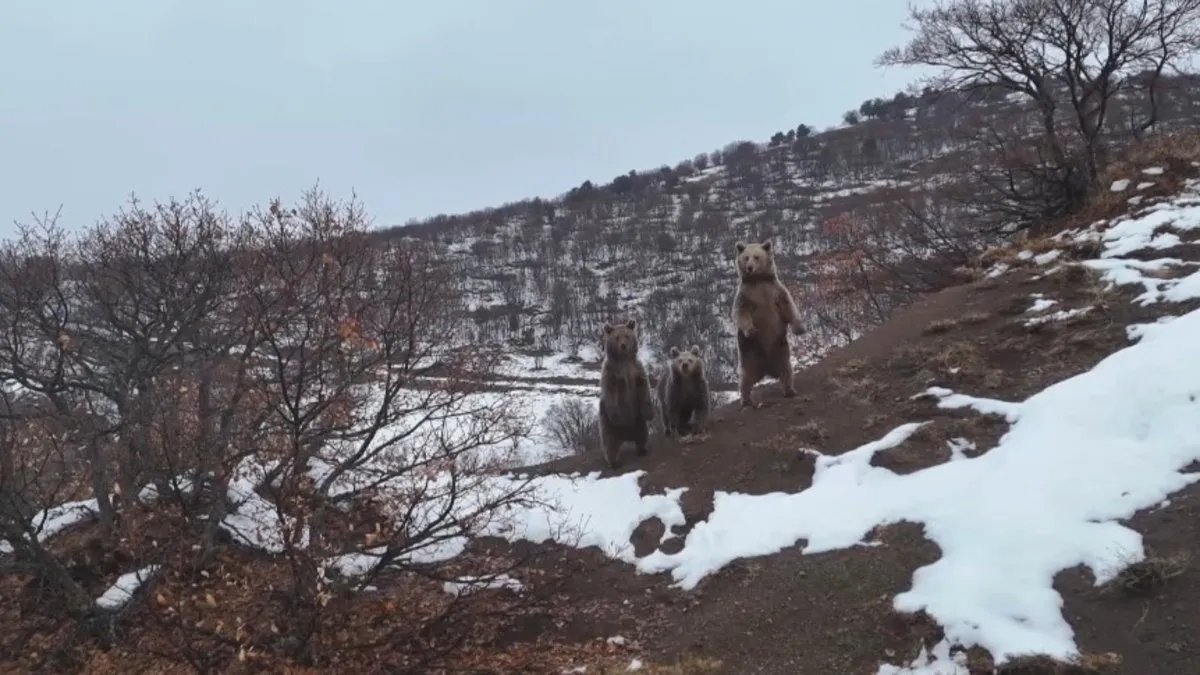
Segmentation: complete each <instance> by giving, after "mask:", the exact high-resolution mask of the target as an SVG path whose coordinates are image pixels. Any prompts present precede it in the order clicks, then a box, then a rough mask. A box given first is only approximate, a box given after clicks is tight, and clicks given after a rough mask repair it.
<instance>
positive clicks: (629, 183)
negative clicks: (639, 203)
mask: <svg viewBox="0 0 1200 675" xmlns="http://www.w3.org/2000/svg"><path fill="white" fill-rule="evenodd" d="M632 176H633V172H632V171H631V172H629V173H628V174H625V175H621V176H617V177H616V178H614V179H613V182H612V183H610V184H609V186H608V189H609V190H611V191H612V192H613V193H614V194H618V195H624V194H629V193H630V192H632V191H633V177H632Z"/></svg>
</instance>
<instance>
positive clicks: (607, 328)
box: [604, 322, 613, 335]
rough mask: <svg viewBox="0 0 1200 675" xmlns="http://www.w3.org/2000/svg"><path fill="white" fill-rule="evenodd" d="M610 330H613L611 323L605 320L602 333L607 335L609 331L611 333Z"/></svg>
mask: <svg viewBox="0 0 1200 675" xmlns="http://www.w3.org/2000/svg"><path fill="white" fill-rule="evenodd" d="M611 332H613V325H612V324H611V323H608V322H605V324H604V334H605V335H608V334H609V333H611Z"/></svg>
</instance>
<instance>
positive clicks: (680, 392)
mask: <svg viewBox="0 0 1200 675" xmlns="http://www.w3.org/2000/svg"><path fill="white" fill-rule="evenodd" d="M670 357H671V358H670V360H669V361H668V362H667V367H666V369H665V370H664V372H663V373H662V375H660V376H659V378H658V407H659V411H660V412H661V413H662V423H663V433H664V434H666V435H667V436H671V435H673V434H679V436H680V438H679V440H680V441H681V442H683V443H690V442H691V441H693V440H700V439H702V438H704V425H705V423H706V422H707V420H708V410H709V406H710V401H709V395H708V377H707V375H706V374H705V372H704V360H703V359H701V358H700V346H699V345H692V346H691V348H689V349H686V350H681V349H679V347H671V351H670Z"/></svg>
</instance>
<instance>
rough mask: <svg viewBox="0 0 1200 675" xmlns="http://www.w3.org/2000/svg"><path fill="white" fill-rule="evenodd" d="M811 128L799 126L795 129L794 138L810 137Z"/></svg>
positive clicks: (804, 125)
mask: <svg viewBox="0 0 1200 675" xmlns="http://www.w3.org/2000/svg"><path fill="white" fill-rule="evenodd" d="M812 131H813V130H812V127H810V126H808V125H807V124H801V125H800V126H798V127H796V138H807V137H809V136H811V135H812Z"/></svg>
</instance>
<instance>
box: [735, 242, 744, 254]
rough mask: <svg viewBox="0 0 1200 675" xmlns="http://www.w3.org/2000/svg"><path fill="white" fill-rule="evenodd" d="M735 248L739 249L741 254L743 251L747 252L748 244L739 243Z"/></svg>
mask: <svg viewBox="0 0 1200 675" xmlns="http://www.w3.org/2000/svg"><path fill="white" fill-rule="evenodd" d="M734 248H736V249H737V252H738V253H741V252H742V251H745V250H746V242H744V241H739V242H738V243H736V244H734Z"/></svg>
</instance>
